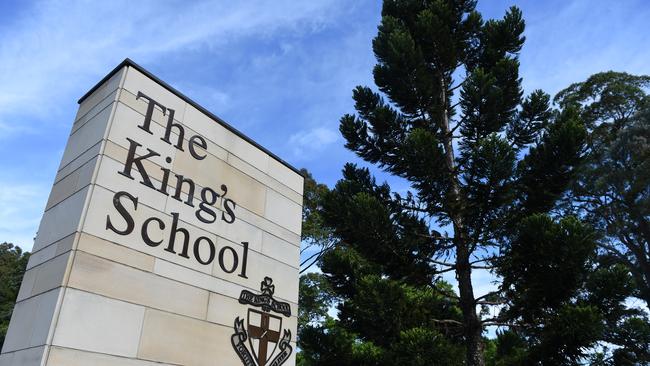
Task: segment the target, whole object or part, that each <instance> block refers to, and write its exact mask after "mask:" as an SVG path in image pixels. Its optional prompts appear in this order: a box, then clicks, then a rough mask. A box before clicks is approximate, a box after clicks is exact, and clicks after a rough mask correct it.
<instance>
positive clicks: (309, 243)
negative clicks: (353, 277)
mask: <svg viewBox="0 0 650 366" xmlns="http://www.w3.org/2000/svg"><path fill="white" fill-rule="evenodd" d="M300 173H301V174H302V176H303V177H304V178H305V183H304V190H303V204H302V238H301V243H302V245H301V248H300V255H301V257H302V260H301V261H300V273H303V272H305V271H307V270H308V269H309V268H311V267H312V266H313V265H314V264H316V263H317V262H318V260H319V259H320V258H321V257H322V256H323V254H324V253H325V252H327V251H328V250H330V249H332V247H333V246H334V244H335V243H336V242H335V241H334V239H333V237H332V231H331V230H330V229H329V228H328V227H327V226H325V224H324V223H323V218H322V216H321V211H322V207H321V205H322V202H323V197H324V196H325V194H326V193H327V192H329V188H327V186H326V185H325V184H322V183H318V182H316V180H315V179H314V178H313V177H312V175H311V173H309V171H307V169H301V170H300Z"/></svg>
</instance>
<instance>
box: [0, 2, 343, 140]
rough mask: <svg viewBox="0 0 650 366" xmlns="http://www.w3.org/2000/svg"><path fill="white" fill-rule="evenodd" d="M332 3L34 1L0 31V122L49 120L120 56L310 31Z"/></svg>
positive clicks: (3, 129)
mask: <svg viewBox="0 0 650 366" xmlns="http://www.w3.org/2000/svg"><path fill="white" fill-rule="evenodd" d="M337 1H339V0H315V1H300V2H295V1H289V0H285V1H274V2H267V1H261V0H260V1H246V2H232V1H203V2H182V3H180V2H158V1H143V2H130V1H108V2H87V1H66V2H60V1H44V2H39V3H37V4H34V6H33V7H32V8H31V9H29V10H28V12H27V14H26V15H27V16H23V17H21V18H20V19H17V20H16V19H14V20H12V24H11V27H7V28H6V31H5V32H3V33H1V34H0V120H5V121H6V120H11V118H10V117H11V116H15V115H17V114H20V115H22V116H25V115H29V116H30V117H34V118H36V119H39V120H46V119H48V118H47V117H48V116H50V115H51V114H52V112H54V111H57V110H60V107H58V105H59V104H60V101H63V100H68V99H69V98H76V97H79V96H81V95H82V94H83V93H84V92H85V91H86V89H87V88H88V85H92V83H93V81H96V79H97V77H98V75H103V74H104V73H105V72H106V70H109V69H110V67H113V66H114V65H116V64H117V63H118V62H119V61H121V60H122V59H124V58H125V57H131V58H133V59H134V60H136V62H141V63H148V62H155V61H156V60H157V59H159V58H161V57H163V56H164V55H166V54H168V53H170V52H172V51H191V50H195V49H198V48H203V47H206V48H211V49H212V48H219V47H223V46H225V45H227V44H229V43H230V42H234V41H237V40H238V39H239V38H241V37H245V36H251V35H255V36H262V37H268V36H272V35H273V34H276V33H277V32H279V31H281V32H283V33H292V32H297V33H302V32H310V31H313V30H315V29H318V28H319V27H322V26H323V24H325V23H326V22H327V19H330V18H329V17H331V16H332V13H333V12H335V10H336V9H337V7H336V6H334V5H336V3H337ZM177 56H181V54H177ZM80 86H81V88H83V89H79V88H80ZM49 119H50V120H52V118H49ZM67 122H68V121H65V122H58V123H67ZM15 131H16V130H15V129H11V128H9V126H8V125H7V124H3V125H1V126H0V134H2V135H6V134H10V133H12V132H15Z"/></svg>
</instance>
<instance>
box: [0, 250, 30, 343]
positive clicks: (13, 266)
mask: <svg viewBox="0 0 650 366" xmlns="http://www.w3.org/2000/svg"><path fill="white" fill-rule="evenodd" d="M28 260H29V252H25V253H23V251H22V250H21V249H20V248H19V247H17V246H14V245H13V244H10V243H2V244H0V347H2V344H3V343H4V340H5V336H6V334H7V329H8V328H9V321H10V320H11V314H12V313H13V309H14V303H15V301H16V297H17V296H18V290H20V284H21V282H22V280H23V275H24V274H25V268H26V267H27V261H28Z"/></svg>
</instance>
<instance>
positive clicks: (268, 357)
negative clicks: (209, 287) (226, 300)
mask: <svg viewBox="0 0 650 366" xmlns="http://www.w3.org/2000/svg"><path fill="white" fill-rule="evenodd" d="M260 289H261V294H259V295H258V294H254V293H252V292H250V291H248V290H242V292H241V294H240V295H239V303H240V304H244V305H251V306H253V307H254V308H249V309H248V313H247V317H246V323H244V319H240V318H239V317H237V319H235V324H234V329H235V333H234V334H233V335H232V336H231V337H230V341H231V343H232V346H233V348H234V349H235V352H236V353H237V355H238V356H239V358H240V359H241V361H242V363H243V364H244V365H245V366H280V365H282V364H283V363H284V362H285V361H286V360H287V359H289V356H290V355H291V352H292V351H293V347H291V343H290V342H291V331H290V330H288V329H284V331H283V330H282V323H283V322H282V317H281V316H279V315H283V316H285V317H290V316H291V307H290V306H289V304H288V303H286V302H281V301H277V300H275V299H274V298H273V293H274V292H275V285H274V284H273V280H272V279H271V278H269V277H265V278H264V281H262V284H261V288H260ZM255 308H260V309H261V310H258V309H255ZM273 313H276V314H279V315H275V314H273Z"/></svg>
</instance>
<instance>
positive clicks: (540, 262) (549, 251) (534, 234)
mask: <svg viewBox="0 0 650 366" xmlns="http://www.w3.org/2000/svg"><path fill="white" fill-rule="evenodd" d="M595 245H596V243H595V241H594V236H593V234H592V232H591V229H590V228H589V227H587V226H585V225H583V224H581V223H580V222H579V221H578V220H577V219H575V218H572V217H568V218H565V219H562V220H561V221H560V222H555V221H554V220H553V219H551V218H550V217H549V216H546V215H542V214H537V215H533V216H530V217H527V218H526V219H524V220H523V221H522V222H521V224H520V226H519V228H518V232H517V234H516V237H515V238H514V240H512V241H511V242H510V244H509V245H508V246H507V247H506V248H505V253H504V259H503V261H502V263H501V265H500V267H499V269H498V272H499V275H501V276H503V284H502V288H503V290H504V291H505V292H506V296H507V297H508V298H510V299H511V306H510V308H509V309H508V311H509V312H511V313H513V314H516V315H517V316H518V317H521V319H522V321H523V322H524V323H526V324H534V323H537V322H539V321H540V320H543V319H544V318H545V317H546V315H547V314H548V313H551V314H552V313H554V312H555V311H557V309H558V308H560V307H561V306H562V305H563V304H565V303H566V302H567V301H570V300H571V299H572V298H573V297H574V296H575V295H576V291H577V290H578V289H579V288H580V285H581V284H582V283H583V282H584V281H585V279H586V276H587V274H588V272H589V269H590V262H591V258H590V257H591V256H592V255H593V253H594V249H595Z"/></svg>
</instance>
